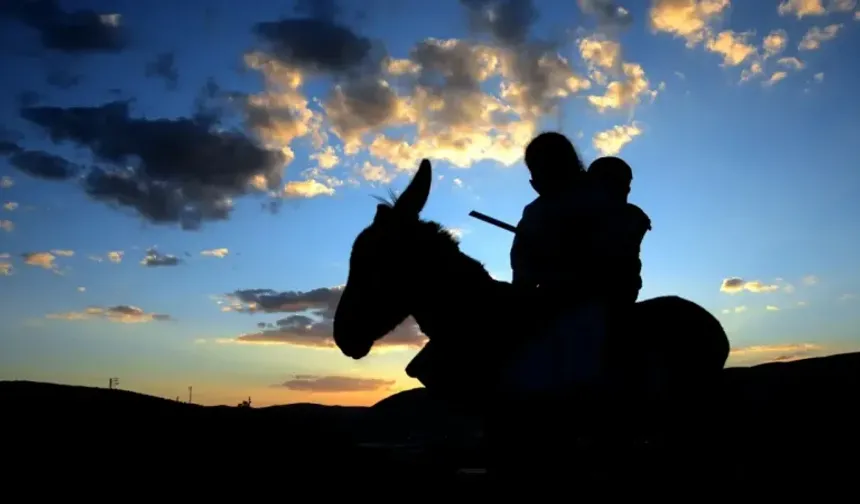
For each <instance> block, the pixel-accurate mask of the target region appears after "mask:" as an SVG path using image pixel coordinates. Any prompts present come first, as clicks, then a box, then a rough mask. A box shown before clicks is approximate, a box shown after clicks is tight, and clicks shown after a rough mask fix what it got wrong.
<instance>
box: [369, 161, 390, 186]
mask: <svg viewBox="0 0 860 504" xmlns="http://www.w3.org/2000/svg"><path fill="white" fill-rule="evenodd" d="M361 177H362V178H363V179H364V180H366V181H368V182H380V183H383V184H385V183H388V182H391V180H392V179H393V178H394V175H393V174H392V173H391V172H390V171H389V170H386V169H385V167H384V166H382V165H377V164H373V163H371V162H370V161H365V162H364V164H363V165H362V166H361Z"/></svg>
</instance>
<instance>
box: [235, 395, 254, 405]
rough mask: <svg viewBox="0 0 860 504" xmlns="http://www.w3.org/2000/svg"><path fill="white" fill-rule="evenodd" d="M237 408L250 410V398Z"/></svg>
mask: <svg viewBox="0 0 860 504" xmlns="http://www.w3.org/2000/svg"><path fill="white" fill-rule="evenodd" d="M236 407H237V408H250V407H251V398H250V397H249V398H248V399H247V400H245V401H242V402H240V403H239V404H238V405H237V406H236Z"/></svg>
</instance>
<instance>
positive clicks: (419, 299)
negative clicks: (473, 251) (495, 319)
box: [411, 244, 497, 339]
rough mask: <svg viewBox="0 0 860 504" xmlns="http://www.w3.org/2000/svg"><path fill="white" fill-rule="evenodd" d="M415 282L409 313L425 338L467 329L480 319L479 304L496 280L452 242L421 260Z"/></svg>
mask: <svg viewBox="0 0 860 504" xmlns="http://www.w3.org/2000/svg"><path fill="white" fill-rule="evenodd" d="M419 277H420V280H419V281H418V282H416V284H415V289H416V290H415V295H414V296H413V300H414V301H413V306H412V310H411V311H412V316H413V317H414V318H415V321H416V322H417V323H418V326H419V327H420V328H421V331H422V332H423V333H424V334H426V335H427V336H428V337H429V338H431V339H432V338H433V337H434V336H437V337H442V338H445V337H446V336H453V335H455V334H457V333H462V332H464V331H471V330H472V327H471V326H473V325H477V324H479V323H480V321H481V319H483V318H484V317H482V316H481V315H480V312H481V310H480V309H479V308H478V307H480V306H483V305H486V304H487V303H488V302H491V301H490V299H491V298H492V297H495V296H493V293H494V292H495V290H494V286H495V285H496V283H497V282H496V281H495V280H493V278H492V277H491V276H490V274H489V273H488V272H487V271H486V270H485V269H484V267H483V265H481V263H479V262H478V261H476V260H474V259H472V258H471V257H469V256H468V255H466V254H464V253H463V252H461V251H460V250H459V247H457V246H456V244H452V246H450V247H439V249H438V252H437V253H436V254H433V256H432V257H431V258H429V259H428V260H427V261H425V262H424V265H423V269H422V271H421V272H420V274H419Z"/></svg>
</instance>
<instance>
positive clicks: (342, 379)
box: [277, 375, 395, 393]
mask: <svg viewBox="0 0 860 504" xmlns="http://www.w3.org/2000/svg"><path fill="white" fill-rule="evenodd" d="M394 384H395V381H394V380H383V379H379V378H356V377H350V376H316V375H295V376H294V377H293V378H292V379H290V380H287V381H285V382H284V383H282V384H280V385H277V386H278V387H284V388H287V389H290V390H299V391H303V392H321V393H339V392H373V391H377V390H379V391H382V390H390V389H391V388H392V387H393V386H394Z"/></svg>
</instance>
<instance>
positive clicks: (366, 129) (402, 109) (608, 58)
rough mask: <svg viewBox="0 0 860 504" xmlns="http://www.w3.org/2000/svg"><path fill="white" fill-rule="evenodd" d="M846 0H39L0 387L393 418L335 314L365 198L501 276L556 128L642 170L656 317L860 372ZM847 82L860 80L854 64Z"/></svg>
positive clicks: (6, 134) (17, 178) (17, 61)
mask: <svg viewBox="0 0 860 504" xmlns="http://www.w3.org/2000/svg"><path fill="white" fill-rule="evenodd" d="M858 49H860V7H858V6H857V2H856V1H854V0H850V1H848V0H788V1H755V2H753V1H744V2H741V1H739V0H736V1H735V2H731V1H730V0H700V1H693V0H652V1H645V0H642V1H635V2H634V1H630V0H628V1H626V2H621V3H617V4H613V3H610V2H607V1H605V0H580V1H574V0H568V1H564V2H562V1H549V0H533V1H530V0H437V1H434V2H425V1H422V0H401V1H398V2H387V1H384V0H340V1H334V0H298V1H296V2H289V1H279V2H267V1H262V0H261V1H258V2H238V1H235V0H210V1H192V0H187V1H184V2H172V1H170V2H169V1H166V0H156V1H151V2H137V1H130V0H120V1H107V0H102V1H96V0H92V1H84V0H80V1H71V0H69V1H41V0H39V1H24V0H12V1H7V2H3V4H2V6H0V74H2V75H3V76H4V78H3V79H2V83H0V86H2V91H3V92H2V93H0V114H2V118H3V122H2V127H0V200H2V201H1V202H2V204H3V208H2V209H0V254H2V255H0V276H2V278H0V292H2V296H0V379H26V380H38V381H50V382H60V383H70V384H79V385H92V386H107V385H108V380H109V379H110V378H113V377H116V378H119V386H120V388H125V389H129V390H135V391H139V392H144V393H148V394H153V395H157V396H162V397H170V398H176V397H181V398H182V399H183V400H185V399H187V395H188V389H189V387H193V388H192V391H193V392H192V393H193V400H194V402H198V403H202V404H236V403H238V402H240V401H242V400H244V399H247V398H248V397H250V398H251V399H252V402H253V404H254V405H268V404H282V403H291V402H317V403H324V404H350V405H353V404H372V403H374V402H376V401H377V400H379V399H381V398H383V397H385V396H387V395H389V394H391V393H393V392H396V391H398V390H403V389H408V388H412V387H414V386H417V385H418V383H417V382H415V381H414V380H412V379H410V378H408V377H407V376H406V374H405V372H404V367H405V365H406V364H407V363H408V362H409V360H410V359H411V358H412V356H414V355H415V353H416V351H417V350H418V348H419V347H420V345H421V343H422V342H423V337H422V335H421V334H420V332H418V331H417V330H415V328H414V327H413V326H412V325H410V324H404V325H403V326H401V327H400V328H398V329H397V333H398V334H397V335H395V336H396V337H395V336H393V337H391V338H390V339H389V342H388V343H387V344H386V341H385V340H382V341H381V342H380V343H379V344H378V345H377V348H376V349H375V350H374V352H372V353H371V355H370V356H368V357H367V358H365V359H362V360H358V361H355V360H352V359H350V358H347V357H345V356H343V355H342V354H341V353H340V352H339V351H338V350H337V349H336V348H334V347H333V343H332V340H331V315H332V313H333V310H334V307H335V306H336V305H337V300H338V296H339V293H340V290H339V288H340V287H339V286H341V285H342V284H343V283H344V282H345V279H346V276H347V261H348V257H349V251H350V247H351V245H352V241H353V240H354V238H355V236H356V235H357V234H358V232H359V231H360V230H361V229H362V228H364V227H365V226H366V225H368V224H369V223H370V222H371V219H372V216H373V212H374V211H375V203H376V202H375V201H374V200H373V199H372V197H373V196H385V195H386V194H388V191H389V190H394V191H400V190H402V189H403V188H404V187H405V186H406V184H407V183H408V180H409V177H410V175H411V173H413V172H414V170H415V169H416V168H417V167H418V162H419V161H420V159H421V158H424V157H426V158H429V159H430V160H431V161H432V162H433V167H434V176H435V178H434V181H433V187H432V192H431V195H430V200H429V202H428V204H427V207H426V209H425V211H424V214H423V216H424V217H425V218H428V219H432V220H436V221H438V222H441V223H442V224H444V225H445V226H447V227H449V228H450V229H451V230H452V231H453V232H454V233H455V234H456V235H457V236H459V238H460V241H461V248H462V250H464V251H465V252H466V253H468V254H470V255H472V256H473V257H475V258H477V259H479V260H480V261H482V262H483V263H484V264H485V265H486V267H487V269H488V270H489V271H490V272H491V273H492V274H493V275H494V276H495V277H497V278H500V279H510V266H509V255H508V254H509V250H510V246H511V239H512V235H511V234H510V233H508V232H506V231H503V230H500V229H497V228H494V227H492V226H489V225H487V224H484V223H482V222H480V221H476V220H474V219H471V218H469V217H468V213H469V211H470V210H473V209H474V210H479V211H481V212H484V213H487V214H490V215H492V216H494V217H497V218H499V219H502V220H505V221H508V222H511V223H516V221H517V220H518V219H519V217H520V215H521V212H522V208H523V206H524V205H526V204H527V203H528V202H529V201H531V200H532V199H533V198H534V197H535V194H534V193H533V191H532V189H531V188H530V186H529V184H528V174H527V171H526V169H525V167H524V165H523V163H522V153H523V149H524V147H525V145H526V144H527V142H528V141H529V139H530V138H532V137H533V136H534V135H535V134H537V133H538V132H540V131H544V130H560V131H562V132H564V133H565V134H567V135H568V136H569V137H570V138H571V139H572V140H573V141H574V143H575V144H576V146H577V148H578V149H579V150H580V152H581V154H582V156H583V157H584V159H585V160H586V161H590V160H593V159H596V158H597V157H599V156H601V155H619V156H621V157H623V158H624V159H625V160H627V161H628V162H629V164H630V165H631V166H632V167H633V170H634V173H635V179H634V183H633V190H632V193H631V201H633V202H634V203H636V204H638V205H639V206H640V207H642V208H643V209H644V210H645V211H646V212H647V213H648V214H649V215H650V217H651V219H652V222H653V231H652V232H650V233H649V234H648V235H647V236H646V238H645V241H644V243H643V251H642V261H643V281H644V288H643V290H642V294H641V296H640V299H645V298H649V297H654V296H659V295H665V294H677V295H681V296H684V297H686V298H689V299H692V300H694V301H696V302H698V303H700V304H702V305H703V306H705V307H706V308H707V309H709V310H710V311H711V312H712V313H714V314H715V315H717V316H718V317H719V319H720V320H721V322H722V323H723V325H724V327H725V328H726V330H727V332H728V334H729V337H730V339H731V343H732V347H733V350H732V355H731V357H730V361H729V365H752V364H756V363H761V362H768V361H775V360H792V359H797V358H803V357H810V356H816V355H826V354H832V353H840V352H847V351H856V350H860V334H858V330H857V328H858V322H860V316H858V315H857V313H858V312H857V306H858V305H857V303H858V300H857V299H856V295H858V294H860V268H857V264H856V250H858V248H860V227H858V226H857V225H856V223H855V221H854V219H856V216H858V215H860V202H858V201H859V200H858V198H857V193H858V191H860V171H858V170H857V168H856V167H857V162H856V157H855V156H856V140H857V138H860V100H858V99H857V98H856V94H857V91H856V90H857V89H860V63H858V62H857V58H856V57H854V56H853V55H854V54H856V53H857V51H858ZM852 61H854V63H851V62H852Z"/></svg>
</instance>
